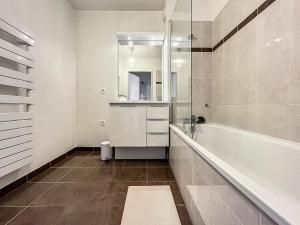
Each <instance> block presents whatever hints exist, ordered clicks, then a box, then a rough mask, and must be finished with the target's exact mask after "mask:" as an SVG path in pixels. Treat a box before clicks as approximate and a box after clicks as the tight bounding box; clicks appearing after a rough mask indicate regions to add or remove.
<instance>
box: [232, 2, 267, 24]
mask: <svg viewBox="0 0 300 225" xmlns="http://www.w3.org/2000/svg"><path fill="white" fill-rule="evenodd" d="M263 2H265V0H251V1H249V0H239V1H238V20H239V21H240V22H241V21H243V20H244V19H245V18H247V16H249V15H250V14H251V13H252V12H253V11H254V10H255V9H257V8H258V7H259V6H260V5H261V4H262V3H263Z"/></svg>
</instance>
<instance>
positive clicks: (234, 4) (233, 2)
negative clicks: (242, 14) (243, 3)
mask: <svg viewBox="0 0 300 225" xmlns="http://www.w3.org/2000/svg"><path fill="white" fill-rule="evenodd" d="M223 18H224V19H223V21H224V25H223V27H224V37H225V36H226V35H227V34H229V33H230V31H232V29H233V28H235V27H236V26H237V25H238V24H239V21H238V0H229V1H228V3H227V4H226V6H225V7H224V9H223ZM224 37H223V38H224Z"/></svg>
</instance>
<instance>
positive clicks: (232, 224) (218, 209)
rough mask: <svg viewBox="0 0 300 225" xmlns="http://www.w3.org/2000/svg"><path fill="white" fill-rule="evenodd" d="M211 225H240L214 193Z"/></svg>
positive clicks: (213, 192) (214, 192)
mask: <svg viewBox="0 0 300 225" xmlns="http://www.w3.org/2000/svg"><path fill="white" fill-rule="evenodd" d="M212 212H213V213H212V225H242V223H240V222H239V221H238V219H237V218H236V217H235V215H234V214H233V213H232V212H231V210H230V209H229V208H228V206H227V205H226V204H225V202H224V201H223V200H222V198H221V197H220V196H219V195H218V193H217V192H216V191H214V190H213V191H212Z"/></svg>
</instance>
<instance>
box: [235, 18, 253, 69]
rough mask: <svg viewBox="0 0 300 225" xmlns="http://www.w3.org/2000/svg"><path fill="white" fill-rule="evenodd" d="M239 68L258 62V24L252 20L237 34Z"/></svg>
mask: <svg viewBox="0 0 300 225" xmlns="http://www.w3.org/2000/svg"><path fill="white" fill-rule="evenodd" d="M236 42H237V60H238V66H242V65H244V64H248V63H250V62H253V61H255V60H257V57H258V22H257V18H255V19H254V20H252V21H251V22H250V23H249V24H247V26H245V27H243V29H242V30H240V31H239V32H238V33H237V34H236Z"/></svg>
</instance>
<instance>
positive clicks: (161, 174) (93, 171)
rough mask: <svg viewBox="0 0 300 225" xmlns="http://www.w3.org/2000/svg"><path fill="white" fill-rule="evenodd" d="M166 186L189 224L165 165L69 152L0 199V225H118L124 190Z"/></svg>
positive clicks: (174, 184) (182, 217)
mask: <svg viewBox="0 0 300 225" xmlns="http://www.w3.org/2000/svg"><path fill="white" fill-rule="evenodd" d="M138 185H143V186H145V185H170V186H171V190H172V194H173V197H174V200H175V203H176V207H177V210H178V213H179V216H180V220H181V223H182V225H191V222H190V219H189V217H188V214H187V212H186V208H185V206H184V203H183V200H182V197H181V194H180V192H179V190H178V187H177V184H176V182H175V179H174V176H173V174H172V171H171V169H170V167H169V164H168V162H166V161H143V160H140V161H131V160H127V161H110V162H101V160H100V152H93V153H92V152H75V153H73V154H72V155H71V156H69V157H68V158H65V159H63V160H61V161H60V162H58V163H56V164H55V165H53V166H52V168H49V169H48V170H46V171H45V172H43V173H42V174H40V175H38V176H36V177H34V178H32V179H31V180H29V182H28V183H27V184H24V185H22V186H20V187H19V188H17V189H16V190H14V191H13V192H11V193H9V194H8V195H6V196H4V197H3V198H1V199H0V225H2V224H12V225H21V224H30V225H35V224H36V225H48V224H49V225H58V224H59V225H60V224H61V225H69V224H70V225H77V224H80V225H81V224H84V225H94V224H95V225H120V223H121V218H122V212H123V207H124V204H125V199H126V193H127V188H128V186H138Z"/></svg>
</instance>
